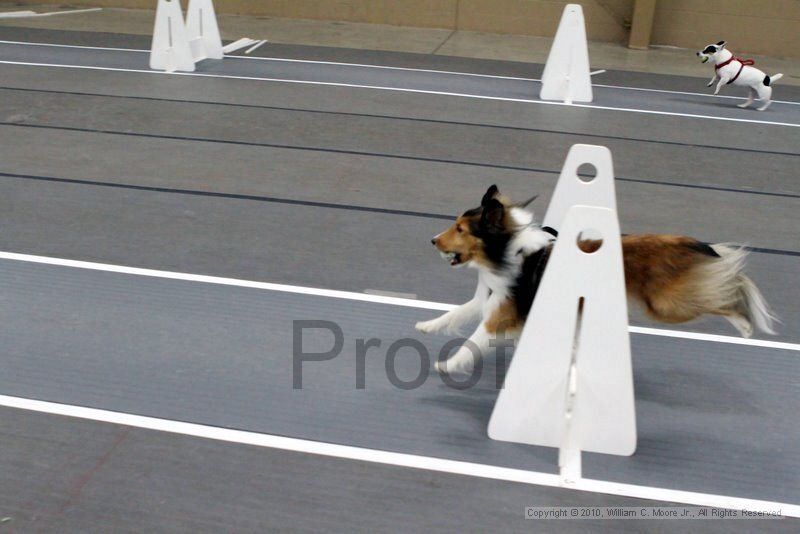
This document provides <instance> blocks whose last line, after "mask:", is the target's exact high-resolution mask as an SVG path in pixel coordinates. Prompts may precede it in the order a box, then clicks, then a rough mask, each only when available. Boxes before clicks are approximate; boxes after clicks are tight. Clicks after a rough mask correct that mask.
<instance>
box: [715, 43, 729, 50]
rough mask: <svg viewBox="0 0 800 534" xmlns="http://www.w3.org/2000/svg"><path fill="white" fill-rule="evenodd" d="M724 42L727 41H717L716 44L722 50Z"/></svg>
mask: <svg viewBox="0 0 800 534" xmlns="http://www.w3.org/2000/svg"><path fill="white" fill-rule="evenodd" d="M726 44H727V43H725V41H720V42H718V43H717V46H718V47H719V49H720V50H722V49H723V48H725V45H726Z"/></svg>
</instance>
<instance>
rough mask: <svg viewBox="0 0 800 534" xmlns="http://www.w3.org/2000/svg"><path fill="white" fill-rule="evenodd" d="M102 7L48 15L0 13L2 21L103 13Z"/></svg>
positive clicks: (29, 12)
mask: <svg viewBox="0 0 800 534" xmlns="http://www.w3.org/2000/svg"><path fill="white" fill-rule="evenodd" d="M102 10H103V8H102V7H93V8H89V9H73V10H70V11H49V12H47V13H36V12H35V11H4V12H0V19H5V18H12V19H17V18H33V17H53V16H56V15H74V14H76V13H92V12H94V11H102Z"/></svg>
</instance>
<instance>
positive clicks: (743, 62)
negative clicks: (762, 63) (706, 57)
mask: <svg viewBox="0 0 800 534" xmlns="http://www.w3.org/2000/svg"><path fill="white" fill-rule="evenodd" d="M733 61H738V62H739V63H741V65H739V70H738V71H737V72H736V76H734V77H733V78H731V79H730V81H729V82H728V83H727V84H726V85H729V84H732V83H733V82H735V81H736V78H738V77H739V75H740V74H741V73H742V70H743V69H744V68H745V66H747V65H755V64H756V62H755V61H753V60H752V59H742V58H740V57H736V56H732V57H731V58H730V59H728V61H723V62H722V63H720V64H719V65H716V66H715V67H714V71H718V70H719V69H721V68H722V67H725V66H727V65H729V64H730V63H731V62H733Z"/></svg>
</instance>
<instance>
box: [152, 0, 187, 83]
mask: <svg viewBox="0 0 800 534" xmlns="http://www.w3.org/2000/svg"><path fill="white" fill-rule="evenodd" d="M150 68H151V69H154V70H165V71H167V72H174V71H176V70H179V71H184V72H193V71H194V58H193V57H192V50H191V48H190V47H189V38H188V36H187V33H186V26H185V25H184V23H183V11H182V10H181V4H180V1H179V0H158V6H157V7H156V23H155V27H154V28H153V42H152V44H151V46H150Z"/></svg>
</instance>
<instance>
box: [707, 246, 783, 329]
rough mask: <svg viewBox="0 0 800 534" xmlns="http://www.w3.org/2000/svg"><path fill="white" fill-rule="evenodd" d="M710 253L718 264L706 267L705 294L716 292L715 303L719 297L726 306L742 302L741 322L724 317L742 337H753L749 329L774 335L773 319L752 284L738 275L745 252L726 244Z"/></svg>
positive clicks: (734, 317)
mask: <svg viewBox="0 0 800 534" xmlns="http://www.w3.org/2000/svg"><path fill="white" fill-rule="evenodd" d="M711 248H713V249H714V252H716V253H717V254H719V255H720V257H721V261H716V262H713V263H710V264H709V266H708V267H707V268H712V269H714V272H712V273H709V274H710V276H709V277H708V279H709V280H711V283H710V284H708V289H707V291H716V294H717V299H719V298H720V297H719V296H720V295H721V296H722V298H724V299H726V300H727V301H728V302H730V303H734V302H742V303H744V308H745V309H743V310H741V311H742V313H743V315H744V319H743V318H741V317H736V316H730V317H726V319H728V321H729V322H730V323H731V324H732V325H733V326H735V327H736V328H737V329H738V330H739V332H740V333H741V334H742V336H743V337H750V336H751V335H752V334H753V326H754V325H755V327H756V328H758V329H759V330H761V331H762V332H766V333H768V334H775V330H774V328H773V325H774V322H775V321H777V317H776V316H775V314H774V313H773V312H772V310H770V308H769V305H768V304H767V301H766V299H764V296H763V295H762V294H761V291H759V290H758V287H756V285H755V284H754V283H753V281H752V280H751V279H750V278H749V277H748V276H747V275H745V274H744V273H743V272H742V269H743V267H744V262H745V259H746V258H747V254H748V253H747V250H745V249H744V248H742V247H738V246H735V245H729V244H718V245H712V246H711Z"/></svg>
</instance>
